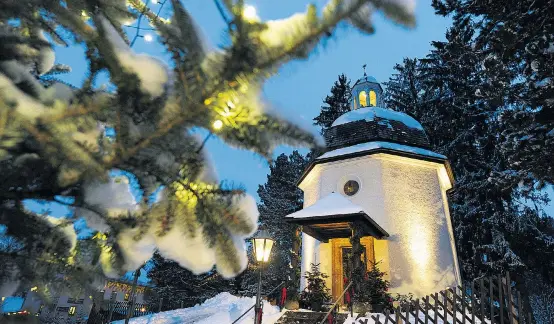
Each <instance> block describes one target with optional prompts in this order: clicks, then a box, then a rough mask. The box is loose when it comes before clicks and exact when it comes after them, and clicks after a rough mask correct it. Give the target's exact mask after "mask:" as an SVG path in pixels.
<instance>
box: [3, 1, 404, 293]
mask: <svg viewBox="0 0 554 324" xmlns="http://www.w3.org/2000/svg"><path fill="white" fill-rule="evenodd" d="M166 2H167V6H170V5H171V14H172V16H171V17H170V19H163V18H160V17H159V16H158V15H157V14H156V13H155V12H153V11H152V9H151V8H150V7H149V6H148V1H147V2H143V1H142V0H128V1H125V0H115V1H96V0H67V1H63V2H60V1H37V0H22V1H8V2H3V3H2V6H1V10H0V31H1V32H0V174H1V176H0V177H1V178H0V180H1V181H0V224H3V225H4V226H5V235H7V236H9V237H11V238H13V239H14V240H16V241H17V243H18V244H19V245H18V250H17V252H6V251H1V252H2V253H1V260H0V264H2V267H3V268H2V270H3V271H1V275H2V278H1V279H2V280H0V282H2V283H4V282H7V281H10V282H22V283H24V284H32V286H35V285H37V286H39V287H40V288H42V287H44V286H45V285H46V282H47V281H48V280H50V279H51V274H52V272H54V273H56V275H57V276H58V277H61V276H60V275H62V274H63V275H66V276H67V277H66V279H72V280H64V281H65V282H66V283H70V282H78V283H79V285H81V284H86V283H87V280H84V279H83V278H81V276H85V277H86V274H87V273H91V272H100V271H103V272H104V273H105V274H108V275H110V276H120V275H122V274H123V273H124V272H125V271H128V270H134V269H136V268H138V267H139V266H141V265H142V264H143V263H144V262H145V261H146V260H148V259H149V258H150V257H151V256H152V254H153V253H154V251H155V250H157V251H159V252H160V253H161V254H162V255H163V256H165V257H168V258H170V259H173V260H175V261H177V262H178V263H179V264H180V265H181V266H183V267H185V268H187V269H189V270H191V271H194V272H206V271H210V270H211V269H212V268H213V266H214V264H215V265H216V268H217V271H218V272H219V273H220V274H222V275H223V276H225V277H231V276H234V275H236V274H237V273H240V272H241V271H242V270H243V269H244V268H245V266H246V256H245V252H244V249H243V245H244V244H243V239H244V237H247V236H249V235H250V234H251V233H253V232H254V231H255V229H256V222H257V211H256V208H255V203H254V202H253V199H252V198H249V197H247V196H246V195H245V194H244V192H243V191H241V190H236V189H235V188H232V187H229V186H225V185H220V184H218V182H217V179H215V178H214V177H213V176H212V175H211V173H210V168H209V166H208V165H207V162H206V158H205V156H204V152H203V150H202V144H200V143H199V141H198V139H197V138H196V137H195V136H194V134H193V133H192V132H193V130H194V129H196V128H198V127H200V128H204V129H209V130H212V131H213V132H214V133H215V134H216V136H218V137H219V138H220V139H221V140H223V141H224V142H226V143H227V144H230V145H233V146H238V147H240V148H243V149H248V150H251V151H253V152H255V153H257V154H259V155H261V156H263V157H266V158H270V157H271V156H272V149H273V148H274V147H275V146H276V145H277V144H282V143H288V144H294V145H312V144H313V143H314V139H313V136H312V135H310V134H307V133H306V132H304V131H302V130H301V129H300V128H298V127H296V126H294V125H293V124H291V123H289V122H287V121H285V120H283V119H280V118H278V117H276V116H275V115H271V114H268V113H266V112H265V111H264V110H263V109H261V105H262V104H261V100H260V99H259V97H260V95H259V94H260V91H261V89H262V87H263V83H264V82H265V81H266V80H267V78H268V77H269V76H270V75H271V74H273V73H274V72H276V71H277V70H278V69H279V68H280V67H281V66H283V64H285V63H287V62H289V61H291V60H295V59H301V58H306V57H308V56H309V55H310V53H312V52H313V50H314V49H315V48H316V46H317V45H318V44H319V41H320V40H321V39H323V38H326V37H328V35H329V34H330V33H332V32H333V31H334V29H335V28H336V27H337V25H338V24H340V23H343V22H350V23H351V24H352V25H353V26H355V27H356V28H358V29H360V30H362V31H364V32H368V33H371V32H373V26H372V23H371V20H370V17H369V15H368V12H372V11H369V10H367V8H368V7H369V6H371V7H372V8H378V9H379V10H381V11H383V12H384V13H385V14H386V15H387V16H388V17H392V19H394V20H395V21H397V22H401V23H404V24H407V25H413V12H412V9H410V8H406V7H403V6H401V5H399V4H398V3H396V2H386V3H383V2H381V1H376V0H358V1H329V3H328V5H326V6H325V8H323V14H322V15H318V11H317V10H316V8H315V6H313V5H311V6H309V7H308V9H307V11H306V12H305V13H301V14H296V15H294V16H292V17H290V18H286V19H283V20H279V21H271V22H263V21H261V20H260V19H258V18H257V17H252V16H250V15H243V12H244V1H231V0H225V1H221V2H220V1H217V4H218V8H219V9H220V13H221V15H222V17H223V18H224V20H225V22H226V23H227V26H228V28H227V29H226V33H227V34H226V35H227V42H226V44H225V45H224V46H223V47H222V48H221V49H218V50H217V51H211V52H209V51H208V50H207V49H206V48H204V47H203V45H202V43H203V42H202V40H201V36H200V34H199V32H198V30H197V28H196V24H195V22H194V17H192V16H191V15H190V13H189V12H188V11H187V9H186V8H185V7H184V6H183V4H182V3H181V1H178V0H171V1H169V0H168V1H166ZM166 2H164V4H165V3H166ZM138 17H140V18H141V19H142V20H143V21H147V23H149V24H151V25H152V26H153V27H154V28H155V30H156V32H157V35H158V38H159V40H160V43H161V44H162V45H163V46H164V47H165V50H166V51H167V52H168V53H169V54H170V56H171V62H170V64H168V65H164V64H163V63H162V62H159V61H158V60H156V59H154V58H152V57H149V56H146V55H137V54H136V53H134V52H133V51H132V49H131V48H130V46H129V44H130V43H133V42H134V41H135V40H136V39H137V38H138V37H140V36H145V35H141V34H140V32H141V30H142V29H141V28H140V27H141V26H137V27H138V29H133V33H134V32H136V34H135V37H134V39H133V40H131V41H129V40H128V39H127V34H126V33H125V32H124V31H123V29H124V27H123V26H124V25H126V24H127V23H128V21H129V19H135V18H138ZM141 19H138V21H139V22H140V21H141ZM150 37H151V36H150ZM144 39H145V40H147V38H146V37H145V38H144ZM50 40H52V41H53V42H56V43H57V44H60V45H63V46H69V45H78V46H82V47H84V48H85V59H86V61H87V67H88V71H87V72H88V73H87V77H86V79H85V80H84V82H83V83H82V84H80V85H76V86H75V87H74V88H71V87H68V86H66V85H64V84H61V83H59V82H56V81H54V80H51V79H48V80H43V82H41V81H39V80H37V76H44V75H49V73H50V72H51V71H53V68H54V62H55V56H54V51H53V48H52V44H51V43H50ZM106 72H107V73H106ZM101 73H104V74H105V75H109V83H110V84H111V85H112V89H113V90H114V91H110V92H107V91H104V90H102V89H98V88H95V87H94V84H95V80H96V79H97V77H98V76H99V75H100V74H101ZM44 81H46V82H44ZM50 81H51V82H50ZM106 83H108V82H106ZM114 169H117V170H124V171H125V172H128V173H129V174H132V175H133V176H134V177H136V180H137V181H136V186H135V187H136V188H134V189H138V191H141V192H142V195H141V197H140V199H139V200H140V201H138V202H136V201H133V199H131V198H133V196H132V195H129V194H128V193H129V191H130V188H128V187H129V186H128V185H125V184H124V183H123V184H122V183H118V182H114V181H113V179H110V176H109V175H110V173H109V172H110V171H112V170H114ZM160 185H163V186H164V189H163V190H162V192H161V193H159V194H158V195H157V199H155V200H154V201H149V199H150V198H151V196H152V195H153V194H154V193H157V192H158V191H157V190H159V188H160ZM121 195H123V196H125V199H121ZM127 198H130V199H127ZM29 199H31V200H40V201H47V202H58V203H61V204H65V205H68V206H70V207H71V208H72V209H73V211H74V212H73V214H72V215H71V216H70V217H68V218H65V219H63V220H62V221H58V220H54V219H51V218H48V217H45V216H43V215H37V214H36V213H33V212H32V211H29V210H27V209H26V208H25V202H26V201H27V200H29ZM81 218H85V219H86V220H87V224H88V225H89V226H90V227H93V228H94V229H95V230H97V231H98V232H97V233H96V234H95V235H94V239H93V240H94V241H95V243H96V245H95V246H93V247H91V248H92V249H93V250H94V251H93V252H92V255H95V256H96V257H95V258H94V259H92V260H93V261H94V262H91V263H86V264H77V263H76V260H79V258H78V257H76V254H79V253H80V252H81V251H79V249H78V248H77V246H78V245H77V244H75V235H74V232H73V231H72V228H73V223H74V222H75V221H76V220H78V219H81ZM186 251H194V253H186ZM198 255H201V256H202V258H198ZM38 269H49V270H48V271H39V270H38ZM76 278H79V279H78V280H77V279H76ZM74 279H75V280H74ZM88 283H91V282H88ZM40 288H39V290H41V289H40ZM9 293H10V292H8V293H7V294H9Z"/></svg>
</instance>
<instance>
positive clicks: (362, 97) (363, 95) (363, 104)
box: [358, 91, 367, 108]
mask: <svg viewBox="0 0 554 324" xmlns="http://www.w3.org/2000/svg"><path fill="white" fill-rule="evenodd" d="M358 100H359V101H360V108H362V107H367V93H366V92H365V91H362V92H360V94H359V95H358Z"/></svg>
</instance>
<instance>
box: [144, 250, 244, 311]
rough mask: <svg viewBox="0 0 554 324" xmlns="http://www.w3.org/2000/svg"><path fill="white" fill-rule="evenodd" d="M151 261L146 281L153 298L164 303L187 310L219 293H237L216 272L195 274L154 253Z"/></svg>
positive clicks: (231, 285) (231, 284) (231, 281)
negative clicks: (159, 299)
mask: <svg viewBox="0 0 554 324" xmlns="http://www.w3.org/2000/svg"><path fill="white" fill-rule="evenodd" d="M151 262H152V263H153V264H152V268H151V270H150V271H148V278H149V279H150V280H151V283H152V284H153V286H154V288H153V290H154V292H155V293H156V297H158V298H163V299H164V300H165V301H171V303H175V304H177V305H179V304H181V303H182V305H183V306H184V307H190V306H194V305H196V304H198V303H202V302H203V301H205V300H206V299H209V298H212V297H214V296H215V295H217V294H218V293H220V292H224V291H229V292H231V293H236V291H235V289H234V288H235V287H234V285H233V284H234V280H232V279H231V280H226V279H224V278H222V277H221V275H219V274H218V273H217V272H216V271H213V270H212V271H209V272H207V273H203V274H194V273H192V272H191V271H190V270H187V269H184V268H182V267H181V266H180V265H179V264H178V263H177V262H175V261H171V260H167V259H165V258H164V257H162V256H161V255H160V254H159V253H155V254H154V257H153V258H152V260H151ZM239 276H240V275H239Z"/></svg>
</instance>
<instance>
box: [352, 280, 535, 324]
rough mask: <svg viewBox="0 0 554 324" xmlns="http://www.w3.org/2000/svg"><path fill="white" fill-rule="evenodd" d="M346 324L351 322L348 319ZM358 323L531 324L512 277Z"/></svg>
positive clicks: (437, 295) (440, 295) (477, 282)
mask: <svg viewBox="0 0 554 324" xmlns="http://www.w3.org/2000/svg"><path fill="white" fill-rule="evenodd" d="M345 323H350V322H349V321H348V320H347V321H346V322H345ZM352 323H356V324H374V323H375V324H399V323H404V324H407V323H413V324H431V323H432V324H443V323H449V324H481V323H487V324H532V323H533V320H532V316H531V313H530V312H525V311H524V309H523V307H522V300H521V294H520V293H519V291H516V290H515V289H513V288H512V281H511V280H510V274H509V273H506V275H505V276H504V277H502V276H498V277H488V278H480V279H477V280H474V281H473V282H472V283H471V284H470V285H468V286H461V287H455V288H450V289H447V290H443V291H440V292H438V293H435V294H432V295H429V296H425V297H423V298H421V299H417V300H415V301H411V302H407V303H405V304H403V305H399V306H398V307H396V308H394V310H393V311H392V312H391V311H388V310H387V311H385V313H384V314H371V315H370V317H367V318H357V319H356V320H355V322H352Z"/></svg>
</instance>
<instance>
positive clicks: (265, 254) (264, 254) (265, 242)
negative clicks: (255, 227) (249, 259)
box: [253, 230, 273, 262]
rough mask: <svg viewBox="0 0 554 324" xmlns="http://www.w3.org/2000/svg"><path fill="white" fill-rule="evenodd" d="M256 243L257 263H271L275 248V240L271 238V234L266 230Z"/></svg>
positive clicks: (260, 234)
mask: <svg viewBox="0 0 554 324" xmlns="http://www.w3.org/2000/svg"><path fill="white" fill-rule="evenodd" d="M253 241H254V253H255V254H256V261H258V262H267V261H269V254H270V253H271V248H272V247H273V240H272V239H271V238H270V237H269V234H268V233H267V231H265V230H261V231H260V232H259V233H258V235H257V236H256V237H254V239H253Z"/></svg>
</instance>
